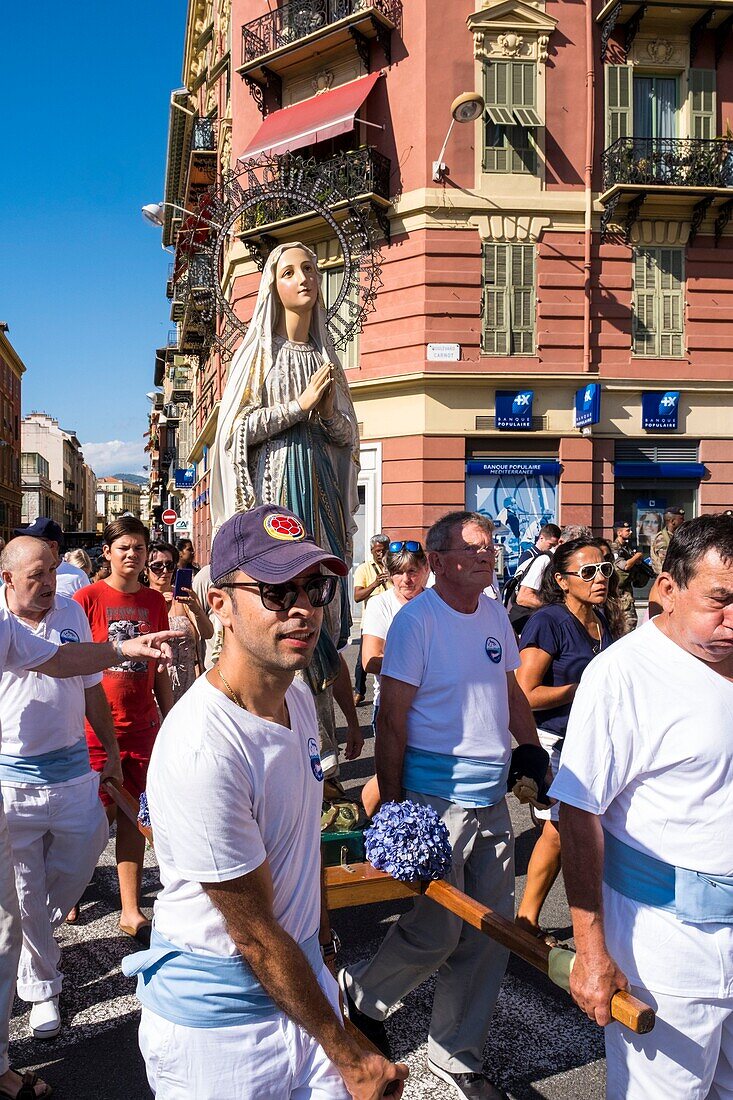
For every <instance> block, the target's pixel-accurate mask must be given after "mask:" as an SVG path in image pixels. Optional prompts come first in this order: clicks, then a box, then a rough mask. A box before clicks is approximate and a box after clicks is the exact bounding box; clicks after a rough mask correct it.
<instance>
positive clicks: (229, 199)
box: [179, 155, 382, 358]
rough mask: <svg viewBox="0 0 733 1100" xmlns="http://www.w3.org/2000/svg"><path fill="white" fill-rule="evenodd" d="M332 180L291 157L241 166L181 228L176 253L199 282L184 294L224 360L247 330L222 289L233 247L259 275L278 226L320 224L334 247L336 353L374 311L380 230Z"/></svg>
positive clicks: (325, 169)
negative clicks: (339, 260)
mask: <svg viewBox="0 0 733 1100" xmlns="http://www.w3.org/2000/svg"><path fill="white" fill-rule="evenodd" d="M336 175H337V173H335V172H334V171H333V170H332V168H331V166H330V165H329V163H328V162H323V161H316V160H315V159H313V158H303V157H294V156H291V155H285V156H282V157H258V158H256V159H254V160H247V161H243V162H239V163H238V165H237V167H236V168H235V169H231V170H227V171H225V172H224V173H223V175H222V178H221V181H220V182H218V183H217V184H216V185H215V186H214V187H211V188H209V189H208V190H207V191H205V192H204V193H203V195H202V196H201V198H200V200H199V209H198V212H197V214H196V218H195V219H194V218H189V219H187V221H184V223H183V225H182V226H181V229H180V230H179V249H180V247H181V245H183V249H182V251H183V252H184V253H188V267H189V271H191V272H192V271H194V270H196V271H197V278H196V279H195V280H191V279H189V283H191V282H192V281H193V282H195V283H196V289H195V290H194V289H193V287H192V286H191V285H190V286H189V293H191V294H192V295H194V296H195V297H196V298H197V301H198V304H199V306H200V310H201V312H200V316H201V317H202V319H203V320H204V322H205V323H206V328H207V333H206V335H207V337H208V341H207V342H209V341H210V342H215V343H216V344H218V346H219V352H220V355H221V356H222V357H223V358H230V357H231V355H232V354H233V353H234V349H235V347H236V346H237V345H238V343H239V341H240V339H241V337H242V336H243V335H244V333H245V332H246V331H247V325H248V322H246V321H243V320H242V319H241V318H240V317H238V316H237V314H236V313H235V311H234V309H233V308H232V305H231V303H230V301H229V300H228V298H227V296H226V294H225V293H224V291H223V290H222V285H221V282H222V273H223V271H224V269H225V261H226V258H227V254H228V251H229V248H230V245H231V242H232V240H233V239H234V238H237V239H239V240H241V241H242V243H243V244H244V245H245V247H246V248H247V249H248V251H249V253H250V256H251V257H252V259H253V260H254V261H255V263H256V264H257V266H258V267H259V268H260V270H261V269H262V268H263V267H264V264H265V261H266V259H267V256H268V255H269V253H270V252H271V251H272V249H273V248H274V247H275V246H276V245H278V244H279V243H280V240H278V239H276V238H275V237H274V236H272V232H274V231H275V230H276V229H277V228H279V224H278V223H282V222H284V221H291V220H292V221H293V222H295V221H296V220H297V221H303V219H305V218H312V217H317V218H320V219H321V220H322V221H323V222H325V224H326V225H327V226H328V229H329V230H330V233H331V234H332V236H333V238H334V239H335V240H336V241H337V243H338V245H339V249H340V251H341V255H342V256H343V279H342V282H341V287H340V289H339V292H338V294H337V296H336V298H335V300H334V301H333V302H332V303H331V305H330V306H329V308H328V310H327V312H326V320H327V323H328V326H329V329H330V330H331V336H332V338H333V342H334V344H335V346H336V347H340V348H343V347H345V346H346V344H347V343H348V342H349V340H350V339H351V338H352V337H353V336H354V335H355V334H356V333H357V332H358V331H359V330H360V329H361V328H362V326H363V324H364V319H365V317H366V316H367V314H368V313H369V312H371V310H373V309H374V302H375V299H376V296H377V292H378V291H379V289H380V287H381V286H382V277H381V265H382V255H381V252H380V250H379V246H378V243H377V241H378V237H379V235H380V227H379V226H378V225H377V222H376V218H375V216H374V214H373V213H372V211H371V207H370V205H369V203H368V202H365V201H362V202H359V203H357V202H355V201H353V200H352V199H350V198H349V197H348V195H347V194H345V193H344V189H343V188H340V187H339V186H338V182H339V181H338V179H334V176H336ZM268 229H269V230H270V232H269V233H268ZM295 233H297V225H295V224H294V225H293V235H294V234H295ZM202 283H203V284H204V285H203V286H202V285H201V284H202Z"/></svg>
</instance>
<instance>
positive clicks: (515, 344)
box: [481, 242, 536, 355]
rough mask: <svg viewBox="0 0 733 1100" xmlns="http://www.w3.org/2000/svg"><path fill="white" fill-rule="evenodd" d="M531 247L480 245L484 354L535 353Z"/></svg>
mask: <svg viewBox="0 0 733 1100" xmlns="http://www.w3.org/2000/svg"><path fill="white" fill-rule="evenodd" d="M535 301H536V293H535V246H534V245H533V244H504V243H501V242H497V243H494V242H492V243H487V244H485V245H484V247H483V336H482V345H481V346H482V350H483V351H484V352H485V353H486V354H487V355H534V354H535Z"/></svg>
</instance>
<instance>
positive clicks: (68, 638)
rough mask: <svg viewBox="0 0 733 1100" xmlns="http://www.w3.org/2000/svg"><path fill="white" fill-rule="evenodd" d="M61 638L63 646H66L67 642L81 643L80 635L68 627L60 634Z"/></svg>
mask: <svg viewBox="0 0 733 1100" xmlns="http://www.w3.org/2000/svg"><path fill="white" fill-rule="evenodd" d="M59 638H60V639H61V644H62V645H65V644H66V643H67V642H78V641H79V635H78V634H77V633H76V631H75V630H72V629H71V628H70V627H66V629H65V630H62V631H61V633H60V634H59Z"/></svg>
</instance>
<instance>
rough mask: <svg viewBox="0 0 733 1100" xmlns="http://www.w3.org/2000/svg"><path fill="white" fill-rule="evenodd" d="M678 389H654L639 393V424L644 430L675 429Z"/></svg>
mask: <svg viewBox="0 0 733 1100" xmlns="http://www.w3.org/2000/svg"><path fill="white" fill-rule="evenodd" d="M679 404H680V391H679V390H667V391H666V392H663V391H661V390H654V391H653V392H652V393H643V394H642V395H641V426H642V428H643V429H644V430H645V431H647V432H648V431H667V432H669V431H675V430H676V428H677V413H678V410H679Z"/></svg>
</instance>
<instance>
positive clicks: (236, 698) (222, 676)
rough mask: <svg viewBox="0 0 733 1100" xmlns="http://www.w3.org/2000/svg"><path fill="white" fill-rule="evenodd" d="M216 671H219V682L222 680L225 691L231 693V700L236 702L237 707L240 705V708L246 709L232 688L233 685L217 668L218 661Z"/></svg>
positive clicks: (217, 666)
mask: <svg viewBox="0 0 733 1100" xmlns="http://www.w3.org/2000/svg"><path fill="white" fill-rule="evenodd" d="M216 671H217V672H218V673H219V676H220V678H221V682H222V684H223V685H224V687H225V688H226V689H227V691H228V692H229V694H230V695H231V697H232V699H233V700H234V702H235V703H236V704H237V706H238V707H241V708H242V710H246V709H247V708H246V707H245V705H244V703H243V702H242V700H241V699H240V698H239V696H238V695H237V693H236V691H235V690H234V688H233V687H232V686H231V684H229V683H227V678H226V676H225V675H224V673H223V672H222V671H221V669H220V668H219V664H218V662H217V665H216Z"/></svg>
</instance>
